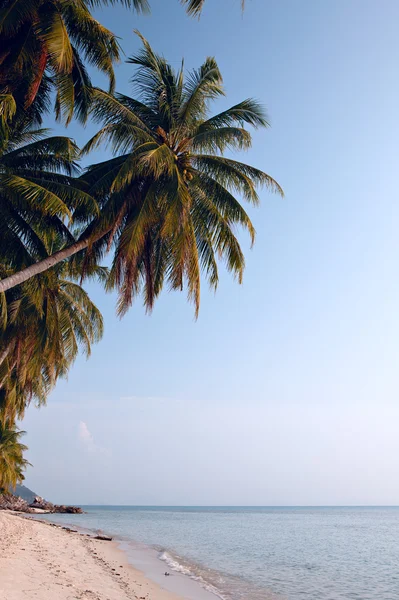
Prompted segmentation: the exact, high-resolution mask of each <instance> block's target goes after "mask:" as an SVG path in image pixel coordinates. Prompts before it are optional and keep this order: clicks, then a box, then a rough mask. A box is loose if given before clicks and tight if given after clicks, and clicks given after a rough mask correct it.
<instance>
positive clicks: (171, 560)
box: [159, 550, 227, 600]
mask: <svg viewBox="0 0 399 600" xmlns="http://www.w3.org/2000/svg"><path fill="white" fill-rule="evenodd" d="M159 558H160V560H163V561H164V562H165V563H166V564H167V565H168V567H169V568H170V569H171V570H172V571H175V572H177V573H181V574H182V575H186V576H187V577H191V579H194V580H195V581H197V582H198V583H199V584H200V585H201V586H202V587H203V588H204V589H206V590H207V591H208V592H210V593H211V594H214V595H215V596H217V597H218V598H220V599H221V600H227V598H226V596H223V594H222V593H221V592H220V590H218V589H217V588H216V587H215V586H214V585H212V584H211V583H209V581H206V580H205V579H204V577H202V575H201V574H200V573H198V572H197V571H198V568H196V567H194V565H192V566H190V567H189V566H188V565H185V564H183V562H179V561H180V560H181V559H180V557H174V556H172V555H171V554H170V553H169V552H166V550H164V551H162V552H161V553H160V554H159Z"/></svg>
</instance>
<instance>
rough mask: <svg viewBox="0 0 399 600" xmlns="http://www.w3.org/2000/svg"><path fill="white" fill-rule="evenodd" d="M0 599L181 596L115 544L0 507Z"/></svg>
mask: <svg viewBox="0 0 399 600" xmlns="http://www.w3.org/2000/svg"><path fill="white" fill-rule="evenodd" d="M0 598H1V600H27V599H28V600H30V599H36V600H37V599H40V600H54V599H57V600H73V599H79V600H83V599H85V600H132V599H138V600H182V596H179V595H176V594H174V593H171V592H169V591H167V590H165V589H163V588H162V587H160V586H159V585H157V584H156V583H153V582H152V581H150V580H148V579H147V578H146V577H145V576H144V575H143V574H142V573H141V572H140V571H137V570H136V569H134V568H133V567H132V566H131V565H130V564H129V563H128V561H127V558H126V556H125V554H124V552H122V551H121V550H120V549H119V548H118V546H117V544H116V543H114V542H107V541H100V540H95V539H93V538H91V537H87V536H85V535H82V534H80V533H73V532H68V531H65V530H63V529H61V528H59V527H55V526H52V525H50V524H47V523H42V522H37V521H34V520H31V519H28V518H24V517H21V516H18V515H14V514H11V513H7V512H5V511H4V512H2V511H0Z"/></svg>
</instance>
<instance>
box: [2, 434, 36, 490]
mask: <svg viewBox="0 0 399 600" xmlns="http://www.w3.org/2000/svg"><path fill="white" fill-rule="evenodd" d="M24 433H25V432H24V431H18V430H17V428H16V427H15V425H14V424H11V423H10V422H6V423H1V422H0V494H2V493H7V492H8V491H9V489H10V487H13V488H15V486H16V485H17V483H22V481H23V480H24V475H23V471H24V470H25V468H26V467H27V466H28V465H29V463H28V461H27V460H25V459H24V457H23V453H24V452H25V450H27V447H26V446H25V445H24V444H22V443H21V442H20V437H21V436H22V435H24Z"/></svg>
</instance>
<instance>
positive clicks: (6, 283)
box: [0, 232, 107, 293]
mask: <svg viewBox="0 0 399 600" xmlns="http://www.w3.org/2000/svg"><path fill="white" fill-rule="evenodd" d="M106 233H107V232H105V233H104V234H102V235H105V234H106ZM101 237H102V236H101ZM88 245H89V240H88V239H86V240H80V241H79V242H75V243H74V244H72V245H71V246H68V247H67V248H63V249H62V250H58V252H55V253H54V254H52V255H51V256H48V257H47V258H44V259H43V260H39V262H37V263H35V264H34V265H30V266H29V267H26V269H22V271H19V272H18V273H14V274H13V275H10V276H9V277H5V278H4V279H2V280H1V281H0V293H1V292H6V291H7V290H10V289H11V288H13V287H15V286H16V285H20V284H21V283H24V281H27V280H28V279H30V278H31V277H34V276H35V275H39V273H43V272H44V271H47V269H50V268H51V267H54V265H56V264H58V263H59V262H61V261H63V260H65V259H66V258H69V257H70V256H73V255H74V254H77V253H78V252H80V251H81V250H84V249H85V248H87V246H88Z"/></svg>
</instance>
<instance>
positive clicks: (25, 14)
mask: <svg viewBox="0 0 399 600" xmlns="http://www.w3.org/2000/svg"><path fill="white" fill-rule="evenodd" d="M121 2H122V3H123V4H125V5H126V6H129V7H132V8H134V9H136V10H137V11H140V10H146V9H147V8H148V3H147V0H121ZM99 4H107V0H103V1H96V0H63V1H62V2H59V1H58V0H18V1H16V0H0V47H1V48H2V50H1V52H0V69H1V71H0V93H3V94H12V95H13V96H14V98H15V101H16V102H17V105H18V106H20V107H21V108H23V109H24V110H25V109H27V108H28V107H29V106H31V104H32V103H33V102H34V100H35V98H36V96H37V93H38V91H39V88H40V86H41V84H42V83H43V78H45V77H46V75H47V76H49V77H50V78H51V82H52V84H53V85H54V86H55V88H56V92H57V97H56V113H57V115H58V116H59V117H62V118H63V119H64V120H65V122H66V123H69V121H70V120H71V119H72V117H73V115H74V114H75V115H76V116H77V117H78V118H79V119H81V120H83V121H84V120H85V119H86V117H87V112H88V107H89V102H90V85H91V84H90V79H89V76H88V74H87V71H86V66H85V64H88V65H92V66H94V67H95V68H97V69H99V70H100V71H102V72H103V73H104V74H105V75H106V76H107V77H108V79H109V83H110V88H111V89H113V86H114V83H115V77H114V70H113V65H114V63H115V62H116V61H118V60H119V59H120V47H119V44H118V41H117V38H116V36H115V35H114V34H113V33H112V32H111V31H109V30H108V29H107V28H106V27H104V26H103V25H101V24H100V23H99V22H98V21H97V20H96V19H95V18H94V17H93V16H92V14H91V12H90V9H91V8H92V7H93V6H96V5H99Z"/></svg>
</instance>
